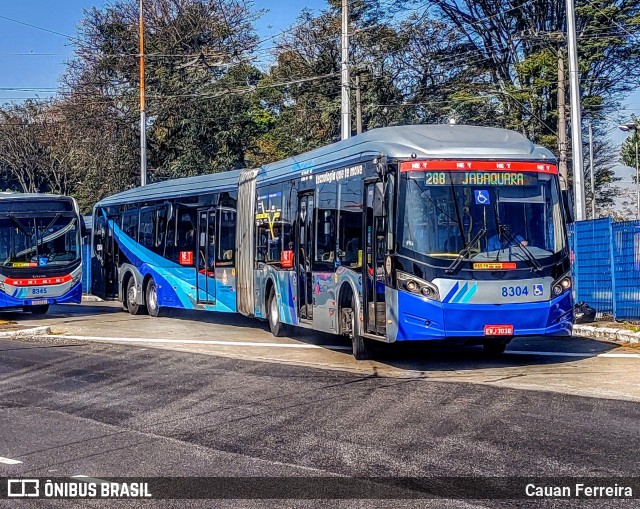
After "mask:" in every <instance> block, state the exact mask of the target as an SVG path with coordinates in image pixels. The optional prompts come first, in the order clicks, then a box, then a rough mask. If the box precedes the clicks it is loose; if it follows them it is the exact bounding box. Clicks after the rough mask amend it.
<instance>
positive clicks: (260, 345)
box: [44, 334, 351, 350]
mask: <svg viewBox="0 0 640 509" xmlns="http://www.w3.org/2000/svg"><path fill="white" fill-rule="evenodd" d="M44 337H48V338H57V339H61V338H63V339H79V340H87V341H105V342H109V343H112V342H122V343H165V344H176V345H217V346H245V347H252V348H253V347H258V348H304V349H322V350H327V349H328V350H351V347H350V346H346V345H310V344H305V343H266V342H265V343H260V342H255V341H218V340H215V339H211V340H207V339H161V338H105V337H96V336H67V335H62V336H60V335H55V334H51V335H47V336H44Z"/></svg>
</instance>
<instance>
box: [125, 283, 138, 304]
mask: <svg viewBox="0 0 640 509" xmlns="http://www.w3.org/2000/svg"><path fill="white" fill-rule="evenodd" d="M136 293H137V292H136V287H135V285H133V286H132V287H130V288H129V292H128V293H127V297H128V298H129V304H135V303H136Z"/></svg>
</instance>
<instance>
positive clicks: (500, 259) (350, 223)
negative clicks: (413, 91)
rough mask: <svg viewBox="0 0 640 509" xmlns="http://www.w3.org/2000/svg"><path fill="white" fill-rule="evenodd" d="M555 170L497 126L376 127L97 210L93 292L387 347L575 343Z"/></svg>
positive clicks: (358, 345) (140, 304)
mask: <svg viewBox="0 0 640 509" xmlns="http://www.w3.org/2000/svg"><path fill="white" fill-rule="evenodd" d="M566 216H567V214H566V206H565V203H564V201H563V193H562V191H561V189H560V184H559V177H558V170H557V166H556V162H555V159H554V156H553V154H552V153H551V152H549V151H548V150H546V149H545V148H542V147H539V146H535V145H534V144H533V143H531V142H530V141H529V140H527V139H526V138H524V137H523V136H521V135H520V134H518V133H516V132H513V131H508V130H502V129H494V128H483V127H473V126H457V125H453V126H451V125H447V126H445V125H414V126H401V127H386V128H380V129H374V130H372V131H369V132H367V133H364V134H361V135H359V136H356V137H353V138H351V139H348V140H344V141H340V142H338V143H334V144H332V145H329V146H327V147H324V148H320V149H317V150H314V151H311V152H308V153H305V154H302V155H299V156H296V157H292V158H289V159H286V160H283V161H279V162H275V163H272V164H268V165H265V166H263V167H261V168H256V169H245V170H242V171H231V172H225V173H220V174H213V175H203V176H199V177H190V178H184V179H178V180H173V181H166V182H161V183H156V184H151V185H148V186H145V187H143V188H137V189H132V190H129V191H125V192H123V193H120V194H117V195H114V196H111V197H109V198H106V199H104V200H102V201H101V202H99V203H98V204H97V205H96V207H95V210H94V228H93V256H94V268H93V275H94V282H93V285H92V287H93V289H94V291H96V290H97V292H98V293H99V294H100V295H101V296H103V297H116V296H117V297H118V298H119V299H120V300H122V302H123V304H124V306H125V307H126V308H127V309H128V310H129V311H130V312H131V313H133V314H137V313H140V312H148V313H150V314H151V315H154V316H155V315H157V314H159V313H160V312H161V310H162V308H163V307H181V308H191V309H205V310H212V311H225V312H239V313H241V314H243V315H246V316H253V317H257V318H262V319H266V320H268V322H269V326H270V328H271V331H272V333H273V334H274V335H276V336H278V335H282V334H284V333H286V329H287V328H288V327H290V326H302V327H309V328H313V329H316V330H319V331H325V332H330V333H335V334H342V335H346V336H349V337H351V339H352V342H353V353H354V355H355V357H356V358H358V359H365V358H370V357H371V355H372V351H373V350H372V344H373V342H374V341H382V342H388V343H390V342H394V341H415V340H448V341H454V342H459V343H462V344H483V345H484V346H485V348H486V349H487V350H488V351H490V352H494V353H499V352H501V351H503V350H504V348H505V345H506V344H507V343H508V342H509V341H510V340H511V339H512V338H514V337H518V336H568V335H570V334H571V327H572V322H573V303H572V296H571V279H570V276H569V271H570V262H569V249H568V246H567V235H566V222H567V218H566Z"/></svg>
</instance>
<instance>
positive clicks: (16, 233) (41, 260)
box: [0, 213, 80, 268]
mask: <svg viewBox="0 0 640 509" xmlns="http://www.w3.org/2000/svg"><path fill="white" fill-rule="evenodd" d="M79 258H80V245H79V235H78V219H77V218H76V217H73V216H72V215H70V214H50V213H49V214H40V215H38V217H37V218H34V217H23V216H22V215H21V217H17V216H15V215H13V214H6V215H2V216H1V217H0V264H1V265H2V266H4V267H13V268H30V267H48V266H52V265H66V264H68V263H71V262H74V261H76V260H78V259H79Z"/></svg>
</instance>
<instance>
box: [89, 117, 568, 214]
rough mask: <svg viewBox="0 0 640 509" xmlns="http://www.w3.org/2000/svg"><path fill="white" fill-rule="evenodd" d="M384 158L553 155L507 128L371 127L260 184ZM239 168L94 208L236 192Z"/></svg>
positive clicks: (274, 167)
mask: <svg viewBox="0 0 640 509" xmlns="http://www.w3.org/2000/svg"><path fill="white" fill-rule="evenodd" d="M379 154H383V155H385V156H387V157H389V158H392V159H410V158H412V157H413V155H415V158H416V159H433V158H436V159H450V158H455V159H470V158H479V159H494V160H495V159H497V160H514V161H554V160H555V156H554V155H553V153H552V152H551V151H549V150H547V149H546V148H544V147H540V146H538V145H535V144H534V143H532V142H531V141H530V140H528V139H527V138H525V137H524V136H522V135H521V134H519V133H517V132H515V131H510V130H507V129H498V128H493V127H478V126H467V125H430V124H419V125H405V126H394V127H381V128H378V129H372V130H370V131H367V132H365V133H363V134H360V135H358V136H353V137H351V138H349V139H347V140H343V141H339V142H337V143H332V144H331V145H327V146H325V147H322V148H318V149H316V150H312V151H310V152H305V153H303V154H300V155H297V156H294V157H290V158H288V159H284V160H282V161H277V162H274V163H271V164H267V165H265V166H263V167H262V168H260V172H259V174H258V181H259V182H263V183H264V182H269V181H272V180H274V181H275V180H278V179H281V178H283V177H286V176H292V175H295V174H299V173H300V172H302V171H303V170H309V169H314V168H322V167H326V166H327V165H330V164H336V163H339V162H340V161H344V162H356V161H358V160H362V159H364V158H368V157H374V156H376V155H379ZM239 174H240V172H239V171H238V170H234V171H227V172H221V173H214V174H209V175H200V176H197V177H185V178H181V179H174V180H167V181H165V182H158V183H155V184H150V185H148V186H145V187H137V188H134V189H130V190H127V191H123V192H121V193H118V194H115V195H113V196H110V197H108V198H104V199H103V200H101V201H100V202H99V203H98V204H97V205H99V206H109V205H116V204H121V203H131V202H141V201H155V200H162V199H164V198H171V197H174V198H175V197H180V196H193V195H197V194H201V193H202V192H204V191H206V192H219V191H225V190H232V189H236V188H237V186H238V177H239Z"/></svg>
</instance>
